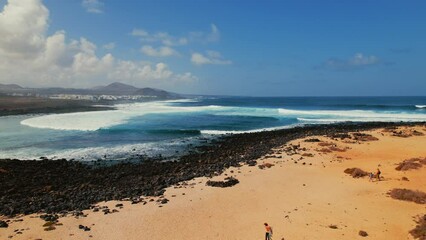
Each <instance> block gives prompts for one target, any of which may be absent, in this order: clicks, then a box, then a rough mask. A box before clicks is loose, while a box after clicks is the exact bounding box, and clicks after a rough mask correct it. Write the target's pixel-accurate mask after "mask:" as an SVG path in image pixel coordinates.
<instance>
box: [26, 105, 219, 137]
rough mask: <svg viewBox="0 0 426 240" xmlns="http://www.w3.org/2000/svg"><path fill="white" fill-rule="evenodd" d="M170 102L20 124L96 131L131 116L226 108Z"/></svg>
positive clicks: (62, 115) (38, 118)
mask: <svg viewBox="0 0 426 240" xmlns="http://www.w3.org/2000/svg"><path fill="white" fill-rule="evenodd" d="M179 101H180V100H179ZM171 102H177V101H162V102H148V103H131V104H117V105H115V107H116V108H117V110H110V111H96V112H78V113H63V114H50V115H43V116H38V117H32V118H28V119H25V120H23V121H21V124H22V125H25V126H29V127H34V128H48V129H54V130H77V131H96V130H98V129H102V128H108V127H112V126H115V125H119V124H124V123H126V121H127V120H129V119H130V118H132V117H136V116H143V115H146V114H153V113H181V112H196V111H218V110H223V109H224V108H226V107H221V106H216V105H210V106H196V107H179V106H171V105H169V104H168V103H171Z"/></svg>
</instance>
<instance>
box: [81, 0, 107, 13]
mask: <svg viewBox="0 0 426 240" xmlns="http://www.w3.org/2000/svg"><path fill="white" fill-rule="evenodd" d="M81 4H82V5H83V7H84V8H85V9H86V11H87V12H89V13H103V10H102V8H103V6H104V3H103V2H101V1H99V0H83V2H82V3H81Z"/></svg>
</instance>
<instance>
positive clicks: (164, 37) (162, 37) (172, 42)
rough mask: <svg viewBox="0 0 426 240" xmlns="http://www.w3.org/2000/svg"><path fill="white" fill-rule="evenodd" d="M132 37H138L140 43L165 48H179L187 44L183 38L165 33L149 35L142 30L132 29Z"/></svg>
mask: <svg viewBox="0 0 426 240" xmlns="http://www.w3.org/2000/svg"><path fill="white" fill-rule="evenodd" d="M130 34H131V35H132V36H136V37H139V39H140V40H141V41H142V42H148V43H161V44H163V45H166V46H181V45H186V44H188V39H187V38H185V37H174V36H171V35H170V34H168V33H167V32H157V33H149V32H147V31H145V30H143V29H133V31H132V32H131V33H130Z"/></svg>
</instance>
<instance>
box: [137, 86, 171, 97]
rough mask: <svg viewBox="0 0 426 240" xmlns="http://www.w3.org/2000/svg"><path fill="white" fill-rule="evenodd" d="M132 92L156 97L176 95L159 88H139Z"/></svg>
mask: <svg viewBox="0 0 426 240" xmlns="http://www.w3.org/2000/svg"><path fill="white" fill-rule="evenodd" d="M134 94H135V95H144V96H152V97H158V98H173V97H176V96H175V95H177V94H173V93H169V92H167V91H164V90H161V89H154V88H141V89H139V90H137V91H136V92H135V93H134Z"/></svg>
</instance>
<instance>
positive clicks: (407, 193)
mask: <svg viewBox="0 0 426 240" xmlns="http://www.w3.org/2000/svg"><path fill="white" fill-rule="evenodd" d="M388 194H389V195H390V197H391V198H394V199H398V200H402V201H409V202H415V203H418V204H426V193H424V192H420V191H413V190H410V189H405V188H404V189H401V188H394V189H392V190H391V191H390V192H389V193H388Z"/></svg>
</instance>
